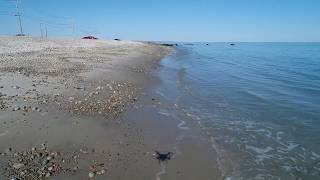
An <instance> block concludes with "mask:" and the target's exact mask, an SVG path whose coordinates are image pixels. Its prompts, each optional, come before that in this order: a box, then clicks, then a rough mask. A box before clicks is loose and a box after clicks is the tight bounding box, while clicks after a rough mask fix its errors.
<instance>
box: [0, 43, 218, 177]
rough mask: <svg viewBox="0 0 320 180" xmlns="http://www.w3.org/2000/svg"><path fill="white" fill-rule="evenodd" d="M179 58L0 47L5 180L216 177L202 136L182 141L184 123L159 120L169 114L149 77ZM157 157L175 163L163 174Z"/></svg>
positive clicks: (131, 46) (162, 52)
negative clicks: (163, 155) (170, 155)
mask: <svg viewBox="0 0 320 180" xmlns="http://www.w3.org/2000/svg"><path fill="white" fill-rule="evenodd" d="M172 50H173V49H172V47H168V46H162V45H156V44H147V43H141V42H131V41H106V40H74V39H49V40H44V39H38V38H30V37H20V38H17V37H1V38H0V107H1V110H0V152H1V156H0V166H1V167H0V168H1V175H0V177H1V178H0V179H11V178H13V179H45V178H52V179H88V178H95V179H106V178H109V179H157V180H159V179H195V178H196V179H199V178H200V179H208V178H209V179H210V178H211V179H212V178H217V177H219V171H218V169H217V166H216V165H215V163H216V162H215V159H216V157H215V155H214V154H213V153H212V152H211V150H210V148H209V143H208V142H207V140H206V138H202V139H203V141H201V137H200V138H199V137H195V135H196V136H201V134H202V133H201V132H197V131H198V130H197V128H193V130H192V131H188V134H186V133H183V134H181V132H180V131H179V128H177V127H179V126H180V125H179V123H181V122H179V121H175V120H172V118H170V117H169V116H163V115H159V112H158V107H159V106H163V107H166V105H165V104H162V103H161V97H159V96H157V94H155V93H154V92H153V91H152V90H151V89H150V87H152V85H153V84H156V83H158V82H157V79H156V78H154V77H153V76H152V75H151V74H152V72H153V71H155V70H156V69H157V67H158V62H159V60H161V59H162V58H163V57H165V56H166V55H168V54H169V53H170V52H171V51H172ZM167 108H171V107H170V106H168V107H167ZM199 139H200V140H199ZM177 143H179V144H177ZM155 150H158V151H161V152H169V151H170V152H174V153H175V154H174V158H173V160H172V161H170V164H169V165H166V164H163V163H161V164H159V163H158V161H157V160H156V159H155V157H154V155H153V154H154V151H155ZM182 152H183V155H181V154H182Z"/></svg>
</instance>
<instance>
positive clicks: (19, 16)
mask: <svg viewBox="0 0 320 180" xmlns="http://www.w3.org/2000/svg"><path fill="white" fill-rule="evenodd" d="M19 3H20V2H19V0H16V8H17V14H16V15H15V16H18V20H19V26H20V35H23V31H22V23H21V13H20V6H19Z"/></svg>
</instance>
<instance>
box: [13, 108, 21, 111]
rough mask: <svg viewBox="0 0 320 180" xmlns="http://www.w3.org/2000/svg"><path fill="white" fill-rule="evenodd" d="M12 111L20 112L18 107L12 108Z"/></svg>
mask: <svg viewBox="0 0 320 180" xmlns="http://www.w3.org/2000/svg"><path fill="white" fill-rule="evenodd" d="M12 110H13V111H19V110H20V107H14V108H13V109H12Z"/></svg>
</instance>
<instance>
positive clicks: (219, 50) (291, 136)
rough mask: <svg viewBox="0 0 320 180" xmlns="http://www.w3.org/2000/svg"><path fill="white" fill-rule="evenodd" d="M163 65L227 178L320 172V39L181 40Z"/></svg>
mask: <svg viewBox="0 0 320 180" xmlns="http://www.w3.org/2000/svg"><path fill="white" fill-rule="evenodd" d="M161 66H162V68H161V70H160V72H159V73H158V75H159V77H160V79H161V81H162V82H163V86H162V87H161V88H159V89H158V92H159V94H161V95H163V97H165V98H167V100H169V101H173V103H174V104H176V107H178V108H179V109H180V110H181V111H182V112H184V113H185V114H186V115H187V116H189V117H191V119H192V120H193V121H195V122H197V124H198V125H199V126H200V127H201V128H202V130H203V131H204V132H205V133H206V134H207V136H208V140H210V142H211V144H212V150H213V151H216V153H217V154H218V158H217V163H218V165H219V168H220V170H221V172H222V174H223V177H224V178H225V179H320V43H236V45H235V46H230V45H229V44H228V43H209V45H206V44H204V43H201V44H200V43H196V44H183V43H180V44H179V46H178V47H177V49H176V50H175V51H174V52H173V53H172V54H171V55H170V56H169V57H167V58H165V59H164V60H163V61H162V62H161Z"/></svg>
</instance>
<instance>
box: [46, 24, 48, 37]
mask: <svg viewBox="0 0 320 180" xmlns="http://www.w3.org/2000/svg"><path fill="white" fill-rule="evenodd" d="M46 39H48V31H47V26H46Z"/></svg>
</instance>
